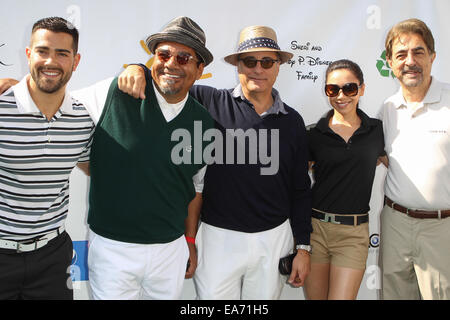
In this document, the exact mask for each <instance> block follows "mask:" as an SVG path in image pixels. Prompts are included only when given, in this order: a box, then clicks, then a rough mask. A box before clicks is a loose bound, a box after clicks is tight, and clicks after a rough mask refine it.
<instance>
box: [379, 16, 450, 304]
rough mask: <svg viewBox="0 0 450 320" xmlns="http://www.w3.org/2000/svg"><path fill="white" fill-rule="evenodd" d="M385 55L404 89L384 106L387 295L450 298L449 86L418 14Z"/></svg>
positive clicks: (393, 33) (393, 37) (393, 36)
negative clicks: (437, 69)
mask: <svg viewBox="0 0 450 320" xmlns="http://www.w3.org/2000/svg"><path fill="white" fill-rule="evenodd" d="M386 57H387V61H388V62H389V65H390V66H391V68H392V70H393V72H394V74H395V76H396V77H397V79H398V80H399V82H400V85H401V88H400V90H399V91H398V92H397V93H396V94H395V95H393V96H392V97H390V98H388V99H387V100H386V101H385V103H384V106H383V109H382V111H381V118H382V120H383V127H384V137H385V145H386V152H387V155H388V157H389V169H388V173H387V177H386V185H385V195H386V197H385V206H384V209H383V211H382V213H381V251H380V253H381V264H382V269H383V286H382V287H383V288H382V297H383V298H384V299H421V298H422V299H444V300H447V299H450V218H449V217H450V170H449V160H450V85H448V84H444V83H442V82H439V81H438V80H437V79H436V78H435V77H432V76H431V67H432V64H433V61H434V60H435V58H436V52H435V49H434V39H433V35H432V34H431V31H430V30H429V28H428V27H427V26H426V25H425V23H423V22H422V21H420V20H418V19H408V20H405V21H402V22H400V23H398V24H397V25H395V26H394V27H393V28H392V29H391V30H390V31H389V33H388V35H387V38H386Z"/></svg>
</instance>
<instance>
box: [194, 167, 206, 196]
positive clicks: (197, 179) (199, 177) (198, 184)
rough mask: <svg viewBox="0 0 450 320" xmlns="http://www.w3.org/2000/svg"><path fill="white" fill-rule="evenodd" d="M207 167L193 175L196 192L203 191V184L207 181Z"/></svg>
mask: <svg viewBox="0 0 450 320" xmlns="http://www.w3.org/2000/svg"><path fill="white" fill-rule="evenodd" d="M206 167H207V166H204V167H203V168H201V169H200V170H198V172H197V173H196V174H195V176H193V177H192V180H193V182H194V188H195V192H198V193H202V192H203V186H204V181H205V174H206Z"/></svg>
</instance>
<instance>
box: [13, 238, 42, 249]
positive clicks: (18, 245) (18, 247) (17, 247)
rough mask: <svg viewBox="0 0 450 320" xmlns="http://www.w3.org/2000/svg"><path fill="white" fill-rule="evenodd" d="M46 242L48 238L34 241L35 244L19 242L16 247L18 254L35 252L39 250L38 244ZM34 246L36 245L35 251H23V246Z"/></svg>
mask: <svg viewBox="0 0 450 320" xmlns="http://www.w3.org/2000/svg"><path fill="white" fill-rule="evenodd" d="M45 240H47V238H44V237H42V238H38V239H36V240H34V241H33V242H30V243H21V242H17V245H16V252H17V253H22V252H29V251H34V250H36V249H38V242H39V241H45ZM47 242H48V241H46V243H45V244H47ZM33 244H34V249H32V250H23V249H21V246H26V245H33Z"/></svg>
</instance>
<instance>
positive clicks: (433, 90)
mask: <svg viewBox="0 0 450 320" xmlns="http://www.w3.org/2000/svg"><path fill="white" fill-rule="evenodd" d="M441 94H442V83H441V82H439V81H438V80H437V79H435V78H434V77H431V84H430V87H429V88H428V91H427V94H426V95H425V98H424V99H423V101H422V103H423V104H424V105H425V104H431V103H436V102H439V101H440V100H441ZM389 100H390V102H392V103H393V104H394V106H395V108H397V109H398V108H400V107H406V106H407V102H406V101H405V98H404V96H403V88H402V87H401V86H400V88H399V90H398V91H397V93H396V94H395V95H393V96H392V98H391V99H389Z"/></svg>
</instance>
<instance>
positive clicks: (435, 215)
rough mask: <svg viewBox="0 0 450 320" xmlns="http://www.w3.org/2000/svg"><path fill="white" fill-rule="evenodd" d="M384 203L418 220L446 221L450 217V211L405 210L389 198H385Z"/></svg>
mask: <svg viewBox="0 0 450 320" xmlns="http://www.w3.org/2000/svg"><path fill="white" fill-rule="evenodd" d="M384 203H385V204H386V205H387V206H389V207H391V208H392V209H394V210H397V211H400V212H402V213H404V214H406V215H407V216H410V217H412V218H417V219H444V218H447V217H450V210H438V211H425V210H414V209H408V208H405V207H403V206H401V205H399V204H398V203H395V202H394V201H392V200H391V199H389V198H388V197H386V196H385V197H384Z"/></svg>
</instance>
